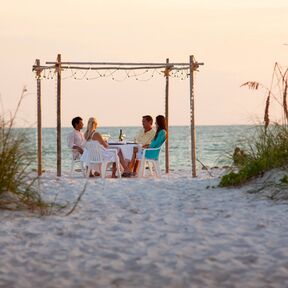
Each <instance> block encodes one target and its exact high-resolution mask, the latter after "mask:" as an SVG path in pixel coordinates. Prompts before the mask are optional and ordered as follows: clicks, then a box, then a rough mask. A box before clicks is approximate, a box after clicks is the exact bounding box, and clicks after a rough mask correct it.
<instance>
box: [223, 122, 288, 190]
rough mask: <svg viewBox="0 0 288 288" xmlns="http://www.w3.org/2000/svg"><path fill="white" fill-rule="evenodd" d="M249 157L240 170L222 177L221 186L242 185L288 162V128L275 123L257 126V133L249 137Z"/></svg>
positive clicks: (239, 166)
mask: <svg viewBox="0 0 288 288" xmlns="http://www.w3.org/2000/svg"><path fill="white" fill-rule="evenodd" d="M246 147H248V148H247V150H246V151H245V153H246V155H247V157H246V159H245V161H244V162H243V163H241V165H238V172H234V171H233V172H230V173H228V174H227V175H224V176H223V177H222V178H221V181H220V184H219V185H220V186H221V187H226V186H237V185H241V184H243V183H245V182H247V181H248V180H250V179H251V178H253V177H257V176H260V175H263V173H264V172H265V171H268V170H270V169H273V168H277V167H283V166H286V165H287V164H288V128H287V126H286V125H279V124H275V125H273V126H270V127H269V129H266V130H265V129H264V127H258V128H256V135H255V136H254V137H253V138H252V139H247V144H246Z"/></svg>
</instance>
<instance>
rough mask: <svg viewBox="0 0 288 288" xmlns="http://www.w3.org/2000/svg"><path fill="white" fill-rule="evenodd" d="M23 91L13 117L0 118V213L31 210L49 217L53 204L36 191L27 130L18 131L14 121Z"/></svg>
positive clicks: (3, 116)
mask: <svg viewBox="0 0 288 288" xmlns="http://www.w3.org/2000/svg"><path fill="white" fill-rule="evenodd" d="M25 93H26V89H25V88H24V89H23V91H22V94H21V97H20V100H19V101H18V105H17V108H16V111H15V112H14V114H12V115H11V114H10V117H9V119H8V120H6V119H5V118H6V117H5V114H4V112H3V111H2V113H1V116H0V209H9V210H19V209H29V210H31V211H38V212H40V213H41V214H47V213H48V211H50V209H51V204H48V203H45V201H43V200H42V197H41V195H40V193H39V190H38V189H37V180H38V179H37V176H35V173H33V172H32V169H31V164H32V163H33V161H34V162H35V159H34V157H35V156H34V155H35V153H34V151H33V147H31V145H30V143H31V141H29V139H28V138H27V136H26V134H25V129H20V128H15V127H14V126H15V119H16V116H17V112H18V110H19V108H20V105H21V102H22V100H23V98H24V96H25Z"/></svg>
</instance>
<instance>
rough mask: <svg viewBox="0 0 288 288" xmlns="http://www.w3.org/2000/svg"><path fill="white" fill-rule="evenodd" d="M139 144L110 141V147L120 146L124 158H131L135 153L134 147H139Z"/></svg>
mask: <svg viewBox="0 0 288 288" xmlns="http://www.w3.org/2000/svg"><path fill="white" fill-rule="evenodd" d="M138 145H139V144H117V143H113V144H111V143H109V148H116V147H117V148H119V149H121V151H122V154H123V157H124V159H128V160H131V158H132V155H133V147H137V146H138Z"/></svg>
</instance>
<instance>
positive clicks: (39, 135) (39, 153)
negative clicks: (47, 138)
mask: <svg viewBox="0 0 288 288" xmlns="http://www.w3.org/2000/svg"><path fill="white" fill-rule="evenodd" d="M36 65H37V67H36V79H37V159H38V167H37V172H38V176H41V175H42V107H41V72H42V71H41V68H40V60H39V59H36Z"/></svg>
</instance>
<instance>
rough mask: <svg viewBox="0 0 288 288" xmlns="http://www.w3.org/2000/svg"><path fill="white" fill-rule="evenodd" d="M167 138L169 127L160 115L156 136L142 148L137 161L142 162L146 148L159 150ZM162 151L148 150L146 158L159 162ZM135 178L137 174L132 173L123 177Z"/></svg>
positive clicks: (125, 173) (127, 173)
mask: <svg viewBox="0 0 288 288" xmlns="http://www.w3.org/2000/svg"><path fill="white" fill-rule="evenodd" d="M166 138H167V127H166V119H165V117H164V116H163V115H158V116H157V117H156V134H155V137H154V139H153V140H152V142H151V143H150V145H144V146H143V147H142V151H139V154H138V155H137V159H138V160H141V158H142V155H143V151H144V149H145V148H159V147H161V146H162V144H163V143H164V142H165V140H166ZM159 153H160V149H159V150H146V151H145V158H147V159H153V160H157V159H158V157H159ZM132 175H133V176H135V175H136V173H132V172H124V173H123V174H122V177H130V176H132Z"/></svg>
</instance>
